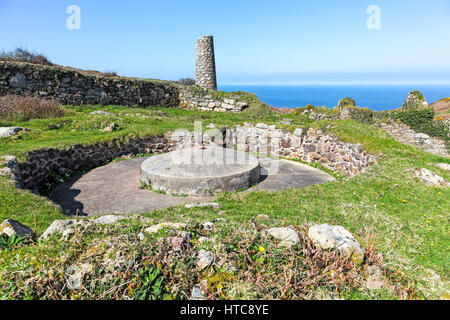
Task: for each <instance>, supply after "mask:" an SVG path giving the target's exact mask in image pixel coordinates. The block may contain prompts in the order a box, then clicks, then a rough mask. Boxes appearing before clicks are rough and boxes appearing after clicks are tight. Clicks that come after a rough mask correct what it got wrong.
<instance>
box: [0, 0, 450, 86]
mask: <svg viewBox="0 0 450 320" xmlns="http://www.w3.org/2000/svg"><path fill="white" fill-rule="evenodd" d="M69 5H78V6H79V7H80V9H81V29H80V30H68V29H67V28H66V20H67V18H68V17H69V15H68V14H67V13H66V9H67V7H68V6H69ZM370 5H377V6H379V7H380V9H381V29H380V30H369V29H368V28H367V26H366V21H367V19H368V18H369V14H367V13H366V10H367V8H368V7H369V6H370ZM449 15H450V0H368V1H366V0H342V1H336V0H315V1H309V0H308V1H302V0H278V1H275V0H272V1H267V0H238V1H237V0H227V1H220V2H219V1H211V0H208V1H203V0H191V1H186V0H183V1H181V0H158V1H156V0H147V1H133V0H129V1H113V0H110V1H102V0H96V1H92V0H70V1H66V0H58V1H55V0H0V50H10V49H13V48H14V47H16V46H19V45H22V46H25V47H27V48H28V49H30V50H36V51H39V52H42V53H45V54H46V55H47V56H48V57H49V58H50V59H51V60H52V61H53V62H55V63H58V64H62V65H70V66H74V67H79V68H83V69H95V70H100V71H116V72H118V73H119V74H121V75H127V76H138V77H147V78H160V79H172V80H176V79H179V78H181V77H193V76H194V67H195V41H196V39H197V38H198V37H199V36H202V35H205V34H212V35H214V37H215V45H216V60H217V73H218V81H219V84H230V83H256V84H260V83H266V84H271V83H279V84H282V83H422V84H424V83H447V84H448V83H450V19H449V18H448V17H449Z"/></svg>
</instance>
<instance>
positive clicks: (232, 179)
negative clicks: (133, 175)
mask: <svg viewBox="0 0 450 320" xmlns="http://www.w3.org/2000/svg"><path fill="white" fill-rule="evenodd" d="M260 175H261V168H260V164H259V160H258V159H257V158H255V157H253V156H251V155H249V154H247V153H245V152H242V151H237V150H234V149H227V148H220V147H203V148H187V149H180V150H176V151H173V152H170V153H166V154H162V155H158V156H154V157H151V158H149V159H147V160H146V161H144V163H142V166H141V181H142V182H143V183H144V184H146V185H148V186H150V187H151V188H152V190H157V191H162V192H166V193H168V194H175V195H190V196H207V195H214V194H218V193H221V192H225V191H235V190H240V189H247V188H250V187H251V186H253V185H254V184H256V183H258V182H259V180H260Z"/></svg>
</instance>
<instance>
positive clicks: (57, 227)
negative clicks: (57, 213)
mask: <svg viewBox="0 0 450 320" xmlns="http://www.w3.org/2000/svg"><path fill="white" fill-rule="evenodd" d="M73 225H74V221H72V220H55V221H53V223H52V224H51V225H50V227H48V228H47V230H45V232H44V233H43V234H42V236H40V238H39V239H40V240H41V239H43V240H45V239H47V238H48V237H50V236H52V235H54V234H57V233H61V234H62V233H63V232H64V231H65V230H67V229H69V228H72V226H73Z"/></svg>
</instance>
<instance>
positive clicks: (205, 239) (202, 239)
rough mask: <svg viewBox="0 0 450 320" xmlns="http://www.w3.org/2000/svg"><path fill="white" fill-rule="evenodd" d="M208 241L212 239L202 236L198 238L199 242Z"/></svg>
mask: <svg viewBox="0 0 450 320" xmlns="http://www.w3.org/2000/svg"><path fill="white" fill-rule="evenodd" d="M208 241H210V239H209V238H208V237H200V238H198V242H200V243H205V242H208Z"/></svg>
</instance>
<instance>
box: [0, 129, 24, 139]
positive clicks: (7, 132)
mask: <svg viewBox="0 0 450 320" xmlns="http://www.w3.org/2000/svg"><path fill="white" fill-rule="evenodd" d="M21 131H27V129H25V128H22V127H0V138H8V137H12V136H14V135H16V134H18V133H19V132H21Z"/></svg>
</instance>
